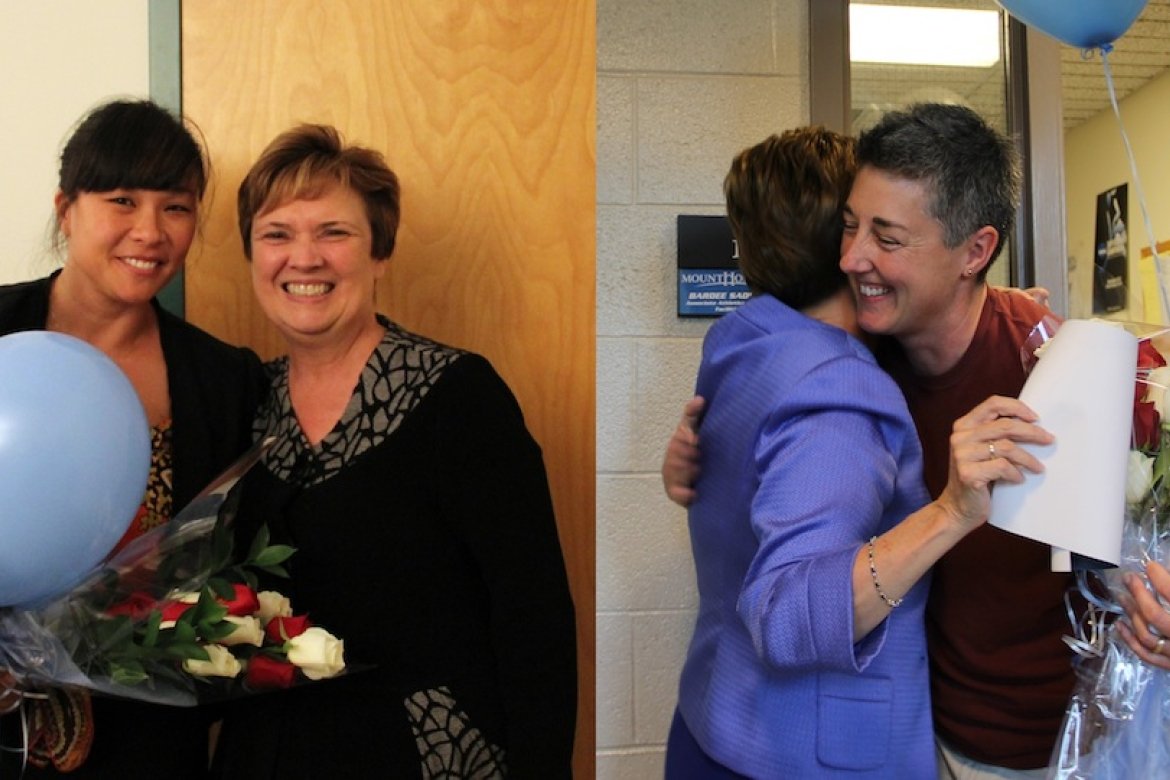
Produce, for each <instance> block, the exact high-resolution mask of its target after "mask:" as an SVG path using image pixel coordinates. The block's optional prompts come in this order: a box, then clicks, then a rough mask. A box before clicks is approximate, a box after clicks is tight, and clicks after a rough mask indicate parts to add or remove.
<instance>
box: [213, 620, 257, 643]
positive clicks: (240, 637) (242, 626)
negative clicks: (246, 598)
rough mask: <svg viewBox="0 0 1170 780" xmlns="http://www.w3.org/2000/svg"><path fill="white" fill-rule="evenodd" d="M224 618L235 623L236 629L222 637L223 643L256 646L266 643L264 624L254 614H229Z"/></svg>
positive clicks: (221, 641)
mask: <svg viewBox="0 0 1170 780" xmlns="http://www.w3.org/2000/svg"><path fill="white" fill-rule="evenodd" d="M224 620H226V621H227V622H229V623H234V624H235V626H236V630H235V631H233V632H231V633H230V634H228V635H227V636H225V637H223V638H222V639H220V640H219V641H220V643H221V644H224V645H228V646H231V645H255V646H256V647H259V646H260V645H262V644H264V626H262V625H260V621H259V620H257V619H256V618H254V617H253V616H251V615H244V616H241V617H237V616H235V615H228V616H226V617H225V618H224Z"/></svg>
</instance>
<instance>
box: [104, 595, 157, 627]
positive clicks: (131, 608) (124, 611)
mask: <svg viewBox="0 0 1170 780" xmlns="http://www.w3.org/2000/svg"><path fill="white" fill-rule="evenodd" d="M152 609H154V597H153V596H151V595H150V594H149V593H147V592H146V591H143V590H136V591H134V592H133V593H131V594H130V595H129V596H127V597H126V600H125V601H122V602H119V603H117V604H115V605H114V606H112V607H110V608H109V609H107V610H106V614H108V615H110V616H114V615H125V616H126V617H128V618H130V619H131V620H142V619H143V618H145V617H146V616H147V615H149V614H150V611H151V610H152Z"/></svg>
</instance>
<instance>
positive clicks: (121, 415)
mask: <svg viewBox="0 0 1170 780" xmlns="http://www.w3.org/2000/svg"><path fill="white" fill-rule="evenodd" d="M149 473H150V426H149V424H148V422H147V420H146V412H145V411H144V410H143V408H142V403H141V402H140V401H139V399H138V394H137V393H136V392H135V390H134V386H133V385H131V384H130V380H129V379H127V377H126V375H125V374H123V373H122V371H121V369H119V368H118V366H117V365H116V364H115V363H114V361H112V360H110V358H109V357H107V356H106V355H105V354H104V353H102V352H101V351H100V350H98V349H96V348H94V347H92V346H90V345H89V344H87V343H86V342H84V341H82V340H80V339H76V338H74V337H72V336H66V335H63V334H61V333H51V332H48V331H25V332H21V333H13V334H10V335H7V336H4V337H2V338H0V606H11V605H30V604H32V603H34V602H40V601H43V600H47V599H49V598H52V597H53V596H56V595H59V594H62V593H65V592H66V591H68V590H69V589H70V588H72V587H73V586H74V585H76V584H77V583H78V582H79V581H80V580H81V579H82V578H84V577H85V575H86V574H87V573H89V572H90V571H91V570H92V569H93V568H94V567H95V566H96V565H97V564H99V563H101V561H102V560H103V559H104V558H105V557H106V556H107V555H108V554H109V552H110V550H111V549H112V548H113V546H114V545H115V544H117V542H118V540H119V539H121V538H122V535H123V534H124V533H125V532H126V529H127V527H128V526H129V525H130V522H131V521H132V520H133V519H134V514H135V512H136V511H137V509H138V507H139V505H140V504H141V502H142V498H143V495H144V492H145V490H146V480H147V477H148V475H149Z"/></svg>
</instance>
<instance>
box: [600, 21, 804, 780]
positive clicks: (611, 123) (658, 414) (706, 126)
mask: <svg viewBox="0 0 1170 780" xmlns="http://www.w3.org/2000/svg"><path fill="white" fill-rule="evenodd" d="M809 2H811V0H718V1H716V0H598V2H597V274H598V276H597V296H598V297H597V629H598V630H597V659H598V663H597V777H598V778H601V779H602V780H645V779H646V778H656V777H661V776H662V767H663V754H664V743H665V740H666V733H667V729H668V726H669V723H670V718H671V715H672V713H673V711H674V706H675V699H676V687H677V684H678V673H679V669H680V667H681V663H682V659H683V656H684V654H685V652H686V645H687V641H688V640H689V638H690V632H691V627H692V624H693V621H694V614H695V604H696V598H697V597H696V592H695V583H694V573H693V567H692V563H691V554H690V542H689V539H688V536H687V528H686V513H685V512H684V511H683V510H681V509H679V508H678V507H675V506H674V505H672V504H670V503H669V502H668V501H667V499H666V497H665V495H664V494H663V491H662V487H661V480H660V477H659V474H658V469H659V466H660V465H661V459H662V452H663V448H664V446H665V443H666V440H667V439H668V437H669V436H670V433H671V431H672V430H673V428H674V426H675V423H676V422H677V419H678V415H679V411H680V410H681V408H682V405H683V403H684V402H685V400H686V399H687V398H689V397H690V396H691V393H692V389H693V386H694V377H695V370H696V368H697V366H698V359H699V349H700V346H701V343H702V338H703V334H704V333H705V332H706V328H707V325H708V324H709V323H708V322H707V321H693V320H680V319H678V318H677V317H676V316H675V314H674V312H675V296H676V293H675V253H676V242H675V217H676V216H677V215H678V214H719V213H722V212H723V207H722V183H723V176H724V174H725V173H726V172H727V168H728V165H729V164H730V162H731V158H732V156H733V155H734V154H735V153H736V152H738V151H739V150H740V149H742V148H744V147H745V146H748V145H750V144H754V143H756V142H757V141H759V140H761V139H763V138H764V137H765V136H767V135H768V134H770V133H774V132H778V131H780V130H783V129H786V128H789V127H793V126H796V125H800V124H804V123H806V122H807V121H808V56H807V55H808V3H809Z"/></svg>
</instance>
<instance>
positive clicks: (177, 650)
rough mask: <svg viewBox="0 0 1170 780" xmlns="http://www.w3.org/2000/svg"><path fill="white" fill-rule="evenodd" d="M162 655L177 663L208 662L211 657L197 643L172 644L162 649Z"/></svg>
mask: <svg viewBox="0 0 1170 780" xmlns="http://www.w3.org/2000/svg"><path fill="white" fill-rule="evenodd" d="M163 653H165V654H166V655H167V657H169V658H174V659H175V660H177V661H186V660H188V659H190V660H192V661H210V660H211V656H209V655H208V654H207V650H205V649H204V647H203V645H201V644H199V643H198V642H172V643H171V644H169V645H167V646H166V647H165V648H163Z"/></svg>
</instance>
